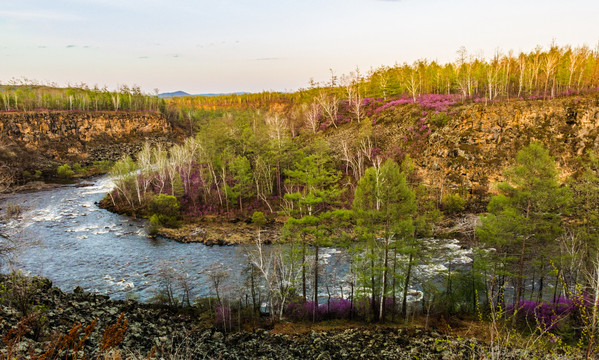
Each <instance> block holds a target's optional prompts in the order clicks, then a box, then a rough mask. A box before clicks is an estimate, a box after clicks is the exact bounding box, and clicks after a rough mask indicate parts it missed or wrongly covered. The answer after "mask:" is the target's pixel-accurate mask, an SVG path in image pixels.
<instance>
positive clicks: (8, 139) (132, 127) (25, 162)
mask: <svg viewBox="0 0 599 360" xmlns="http://www.w3.org/2000/svg"><path fill="white" fill-rule="evenodd" d="M171 136H172V128H171V126H170V124H169V123H168V122H167V121H166V119H165V118H164V116H163V115H162V114H157V113H138V112H27V113H23V112H21V113H1V114H0V161H3V162H5V163H7V164H11V165H13V166H16V167H17V168H18V169H41V170H46V171H50V170H54V169H55V168H56V166H57V164H61V163H73V162H77V161H78V162H81V163H82V164H87V163H91V162H93V161H95V160H117V159H118V158H119V157H120V156H122V155H123V154H133V153H135V152H136V151H137V150H138V149H139V147H140V146H141V144H143V142H144V141H151V142H156V141H168V138H170V137H171Z"/></svg>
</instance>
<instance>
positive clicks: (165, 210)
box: [148, 194, 181, 228]
mask: <svg viewBox="0 0 599 360" xmlns="http://www.w3.org/2000/svg"><path fill="white" fill-rule="evenodd" d="M180 208H181V204H180V203H179V200H177V198H176V197H175V196H172V195H166V194H159V195H156V196H154V198H153V199H152V201H151V202H150V206H149V209H148V212H149V214H150V224H151V226H155V225H160V226H165V227H169V228H176V227H178V226H179V220H180V214H179V210H180ZM152 224H154V225H152Z"/></svg>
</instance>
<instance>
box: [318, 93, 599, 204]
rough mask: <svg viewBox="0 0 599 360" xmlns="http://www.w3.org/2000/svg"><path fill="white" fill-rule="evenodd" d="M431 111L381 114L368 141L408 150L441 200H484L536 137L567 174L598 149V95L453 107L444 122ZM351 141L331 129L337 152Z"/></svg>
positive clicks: (349, 134) (348, 132)
mask: <svg viewBox="0 0 599 360" xmlns="http://www.w3.org/2000/svg"><path fill="white" fill-rule="evenodd" d="M432 113H434V110H431V109H427V108H424V107H421V106H419V105H414V104H407V105H400V106H398V107H396V108H393V109H390V110H387V111H386V112H384V113H382V114H380V115H379V116H378V118H377V119H376V125H374V126H373V127H372V131H371V132H372V134H371V138H372V139H373V146H374V147H375V148H378V149H380V151H381V152H383V153H384V152H392V150H393V149H394V148H396V149H397V150H398V152H399V153H408V154H410V156H411V157H412V158H413V160H414V163H415V165H416V169H417V172H418V175H419V176H420V177H421V178H422V180H423V181H424V182H425V183H427V184H428V185H430V187H431V188H432V189H434V190H436V191H437V195H439V198H440V197H441V196H442V195H443V194H446V193H448V192H454V193H455V192H460V193H462V194H470V197H471V198H474V199H471V200H476V198H477V197H478V198H481V200H484V199H483V198H485V197H486V196H487V194H488V192H489V191H491V192H492V191H493V187H492V185H493V183H495V182H497V181H501V180H503V172H504V169H505V168H507V167H509V166H511V165H513V164H514V162H515V157H516V153H517V152H518V151H519V150H520V149H521V148H523V147H524V146H526V145H528V144H529V143H530V142H532V141H538V142H541V143H542V144H544V146H545V147H547V148H548V149H549V151H550V153H551V155H552V156H553V157H554V158H555V159H556V161H557V163H558V167H559V169H560V170H561V175H562V177H563V178H565V177H567V176H570V175H572V174H574V173H576V172H577V171H579V170H580V161H579V156H581V155H584V154H585V152H586V151H587V150H599V95H597V94H593V95H587V96H581V97H565V98H557V99H550V100H513V101H502V102H498V103H490V104H484V103H468V104H462V105H454V106H452V107H450V108H448V109H447V110H446V111H445V113H446V115H447V121H446V122H445V123H443V124H431V122H430V117H431V114H432ZM422 118H428V119H429V121H427V122H425V123H424V124H426V125H427V126H428V127H429V128H430V134H427V135H426V136H425V137H423V138H425V140H422V141H421V143H418V141H420V140H418V141H416V140H414V139H415V138H417V137H418V136H420V134H417V133H418V129H417V128H418V125H419V124H418V121H419V120H420V119H422ZM421 124H422V123H421ZM415 128H416V129H415ZM426 131H428V129H427V130H426ZM422 132H424V131H422ZM353 138H356V129H355V128H353V127H346V128H341V127H340V128H339V129H336V130H335V131H331V132H330V134H328V140H329V143H330V144H331V146H332V147H333V148H334V149H335V150H336V151H337V152H339V153H341V147H340V146H341V145H340V144H342V140H344V139H345V140H347V139H353ZM481 203H484V201H481ZM473 210H481V209H473Z"/></svg>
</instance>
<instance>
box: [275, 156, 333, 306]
mask: <svg viewBox="0 0 599 360" xmlns="http://www.w3.org/2000/svg"><path fill="white" fill-rule="evenodd" d="M332 165H333V164H332V162H331V159H330V157H329V156H328V155H327V154H326V153H325V152H317V153H315V154H313V155H309V156H306V157H304V158H302V159H301V160H300V161H299V162H297V163H296V164H295V169H294V170H288V171H286V172H285V174H286V175H287V177H288V178H287V183H288V185H290V186H291V187H292V188H293V189H295V191H294V192H290V193H287V194H285V199H286V200H288V201H289V203H290V207H289V208H288V212H289V214H290V215H291V217H290V218H289V220H288V221H287V224H286V227H288V228H292V229H295V230H297V231H298V232H299V233H300V234H301V237H302V240H303V241H302V242H303V250H302V289H303V291H302V292H303V295H304V298H306V265H307V264H306V257H305V255H306V245H307V242H308V241H309V242H311V243H312V245H313V246H314V254H315V255H314V263H313V272H314V284H313V287H314V309H316V306H317V304H318V277H319V269H318V261H319V260H318V251H319V247H320V246H322V245H326V244H327V241H328V237H327V234H328V232H327V231H325V229H324V227H322V226H320V225H321V223H322V222H323V221H324V220H325V219H327V218H328V217H329V216H330V214H329V212H330V211H331V210H332V208H333V206H334V205H335V204H336V203H337V202H338V199H339V197H340V196H341V193H342V192H343V190H342V189H340V188H339V186H338V182H339V179H340V178H341V174H340V172H339V171H337V170H336V169H335V168H334V167H333V166H332ZM314 315H315V314H314Z"/></svg>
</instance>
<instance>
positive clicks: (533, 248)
mask: <svg viewBox="0 0 599 360" xmlns="http://www.w3.org/2000/svg"><path fill="white" fill-rule="evenodd" d="M557 175H558V172H557V169H556V166H555V162H554V160H553V158H552V157H551V156H550V155H549V152H548V151H547V150H546V149H545V148H544V147H543V146H542V145H541V144H539V143H531V144H530V145H528V146H527V147H525V148H524V149H522V150H520V151H519V152H518V154H517V157H516V165H515V166H513V167H511V168H509V169H508V170H507V171H506V172H505V178H506V180H507V181H506V182H503V183H500V184H498V190H499V194H498V195H496V196H493V198H492V199H491V201H490V203H489V206H488V212H489V213H488V215H486V216H482V218H481V220H482V224H481V226H479V227H478V228H477V234H478V236H479V238H480V240H481V241H482V242H483V243H486V244H487V245H489V246H492V247H494V248H496V249H497V255H498V258H499V259H498V260H500V262H502V263H503V264H502V266H503V267H504V269H505V270H506V272H505V274H506V275H511V276H512V277H514V278H515V281H516V293H515V294H514V296H515V297H514V305H515V307H516V308H518V306H519V304H520V299H521V298H522V296H523V292H524V278H525V274H526V273H527V270H532V269H531V265H533V261H532V260H533V257H532V256H531V255H532V254H534V255H535V256H534V258H535V260H537V264H538V266H539V269H538V271H539V273H540V274H541V277H540V286H539V287H540V288H539V296H540V297H542V292H543V283H542V282H543V279H544V275H545V271H546V270H545V269H546V268H548V267H549V261H550V258H551V256H554V255H555V254H556V253H557V249H556V247H557V237H558V236H559V235H560V234H561V233H562V219H561V217H562V214H563V213H564V212H565V211H566V207H567V204H568V202H569V199H570V193H569V190H568V189H567V188H565V187H562V186H560V184H559V183H558V180H557ZM508 269H516V271H517V272H516V273H513V272H510V271H507V270H508Z"/></svg>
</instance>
